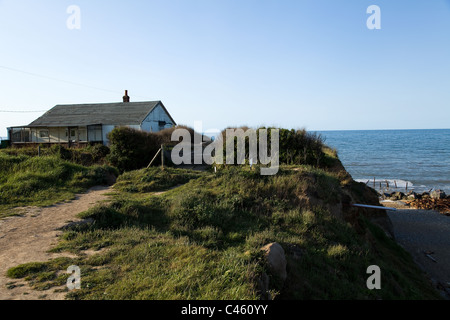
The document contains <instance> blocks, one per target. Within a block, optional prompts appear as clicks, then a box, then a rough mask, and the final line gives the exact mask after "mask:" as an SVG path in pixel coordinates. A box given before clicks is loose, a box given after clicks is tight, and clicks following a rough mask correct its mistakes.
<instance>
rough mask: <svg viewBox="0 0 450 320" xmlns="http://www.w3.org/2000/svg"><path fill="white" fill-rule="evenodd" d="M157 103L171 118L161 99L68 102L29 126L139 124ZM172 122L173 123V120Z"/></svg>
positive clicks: (51, 110)
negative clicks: (117, 101) (93, 102)
mask: <svg viewBox="0 0 450 320" xmlns="http://www.w3.org/2000/svg"><path fill="white" fill-rule="evenodd" d="M158 105H161V106H162V108H163V109H164V110H165V111H166V112H167V114H168V116H169V117H170V119H172V117H171V116H170V114H169V112H168V111H167V110H166V108H165V107H164V105H163V104H162V102H161V101H146V102H127V103H101V104H70V105H57V106H55V107H53V108H52V109H50V110H49V111H47V112H46V113H45V114H44V115H42V116H41V117H40V118H38V119H36V120H35V121H33V122H32V123H30V124H29V127H44V126H45V127H56V126H64V127H70V126H88V125H95V124H104V125H140V124H141V123H142V122H143V121H144V120H145V118H146V117H147V115H148V114H149V113H150V112H151V111H152V110H153V109H154V108H155V107H157V106H158ZM172 121H173V119H172ZM173 122H174V124H175V121H173Z"/></svg>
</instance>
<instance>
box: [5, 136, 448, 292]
mask: <svg viewBox="0 0 450 320" xmlns="http://www.w3.org/2000/svg"><path fill="white" fill-rule="evenodd" d="M116 130H119V131H117V132H116V134H115V137H116V140H117V141H118V142H117V143H118V145H121V146H122V147H121V148H118V147H117V146H116V147H114V146H113V147H112V148H111V155H110V156H109V159H112V160H111V161H112V162H114V161H115V162H114V163H116V162H117V165H118V166H119V170H120V172H123V173H122V174H121V175H120V176H119V178H118V179H117V182H116V184H115V185H114V190H115V191H114V195H113V196H112V199H111V201H110V202H109V203H106V204H105V203H103V204H102V205H98V206H96V207H94V208H92V209H90V210H88V211H87V212H84V213H82V214H81V216H80V217H81V218H83V219H86V222H87V223H85V224H81V225H80V224H76V225H73V226H72V227H71V228H70V229H67V230H66V232H65V233H64V234H63V235H62V236H61V239H60V241H59V244H58V245H57V246H56V247H55V248H54V249H52V251H54V252H71V253H73V254H76V256H77V258H59V259H55V260H51V261H48V262H34V263H29V264H24V265H20V266H17V267H14V268H11V269H9V270H8V276H9V277H11V278H17V279H18V278H25V279H27V280H28V281H29V282H30V283H31V285H32V286H33V287H34V288H35V289H36V290H47V289H49V288H51V287H55V286H62V288H65V287H64V284H65V281H66V280H67V278H68V275H67V274H66V273H65V270H66V269H67V267H68V266H70V265H77V266H79V267H80V268H81V277H82V289H81V290H76V291H71V292H68V294H67V298H68V299H127V300H128V299H165V300H171V299H201V300H223V299H237V300H243V299H261V298H266V297H269V296H270V297H271V298H274V299H350V300H353V299H361V300H364V299H439V298H440V296H439V294H438V293H437V292H436V291H435V290H434V289H433V287H432V285H431V283H430V282H429V281H428V279H427V278H425V276H424V275H423V273H422V272H421V271H420V270H419V269H418V268H417V266H416V265H415V263H414V262H413V260H412V258H411V256H410V255H409V254H408V253H407V252H406V251H405V250H403V249H402V248H401V247H400V246H398V245H397V244H396V243H395V241H394V240H393V239H392V229H391V224H390V220H389V219H388V217H387V215H386V213H385V211H383V210H374V209H361V208H355V207H352V206H350V204H351V203H360V204H370V205H379V201H378V195H377V193H376V192H375V191H374V190H372V189H371V188H368V187H367V186H366V185H364V184H362V183H357V182H355V181H354V180H353V179H352V177H351V176H350V175H349V174H348V173H347V172H346V171H345V169H344V167H343V166H342V164H341V162H340V161H339V159H338V157H337V154H336V152H335V151H333V150H331V149H329V148H328V147H326V146H325V145H324V144H323V141H322V140H321V138H320V137H318V136H315V135H312V134H309V133H307V132H306V131H304V130H303V131H294V130H281V131H280V163H282V165H281V167H280V170H279V172H278V174H277V175H274V176H262V175H260V170H259V169H260V168H259V166H258V165H254V166H253V167H252V168H250V166H248V165H247V166H245V165H242V166H217V169H218V170H217V172H215V171H214V170H212V169H210V170H207V171H193V170H185V169H177V168H173V167H172V168H170V167H169V168H167V167H166V168H165V169H164V170H162V169H161V168H160V167H152V168H148V169H140V170H132V171H127V170H130V169H127V168H128V167H130V166H131V165H130V164H133V163H135V161H137V159H139V158H141V157H142V154H143V153H145V150H147V149H149V148H151V147H152V146H153V145H158V144H157V143H156V142H158V143H159V142H160V141H161V139H162V138H161V137H160V136H157V137H153V136H151V134H149V136H148V137H146V139H144V140H145V141H147V142H148V146H141V147H140V148H142V150H141V151H142V152H134V151H135V150H134V149H133V150H126V149H124V148H126V145H127V143H126V141H128V140H129V139H134V140H136V139H137V140H139V139H138V138H139V137H140V136H141V135H142V133H136V132H134V131H132V130H128V129H127V130H124V129H116ZM120 130H124V131H123V132H121V131H120ZM164 137H165V136H164ZM165 139H167V137H166V138H165ZM134 140H133V141H134ZM144 140H139V141H144ZM113 141H114V139H113ZM155 141H156V142H155ZM133 148H134V147H133ZM54 149H55V150H53V151H52V150H49V151H48V152H49V154H48V155H47V156H44V157H35V156H33V154H32V153H33V152H34V151H32V150H29V151H28V154H23V152H22V151H17V152H16V151H14V150H7V151H5V150H2V151H3V152H2V153H0V174H1V175H0V195H1V198H0V212H1V209H2V208H3V209H5V208H11V207H13V206H17V205H36V204H38V205H39V204H41V205H42V204H47V203H54V202H56V201H60V200H62V199H65V198H66V199H67V198H70V197H71V195H73V193H74V192H76V191H79V190H82V189H83V188H86V187H88V186H91V185H93V184H95V183H102V182H104V178H105V172H110V173H113V172H115V174H117V171H116V170H115V169H114V168H111V167H108V166H106V165H93V166H87V165H82V164H83V163H81V164H80V161H81V160H82V159H83V157H82V156H81V155H82V154H83V152H81V153H80V152H79V151H74V150H72V151H70V150H69V151H70V152H69V151H68V150H65V149H60V148H59V149H58V148H56V147H55V148H54ZM91 151H92V150H91ZM99 151H101V152H99ZM94 153H95V154H96V155H98V154H99V153H101V155H100V156H95V157H91V158H92V159H94V158H101V159H104V157H105V155H106V154H107V152H104V150H94ZM147 153H148V152H147ZM147 156H148V157H150V158H151V157H152V156H153V154H148V155H147ZM97 160H98V159H97ZM113 160H114V161H113ZM119 160H120V161H119ZM141 160H142V159H141ZM147 160H148V159H145V161H143V163H145V164H146V163H148V161H147ZM81 162H82V161H81ZM125 164H126V165H125ZM275 242H276V243H278V244H280V245H281V247H282V248H283V249H284V252H285V259H286V262H287V265H286V272H287V278H286V279H285V280H283V278H282V277H280V276H279V274H277V273H276V272H274V271H273V269H271V268H270V267H269V266H268V263H267V262H266V259H265V256H264V253H263V251H262V250H261V248H263V247H264V246H265V245H267V244H270V243H275ZM87 250H89V251H87ZM92 251H94V252H95V254H93V255H92V254H87V252H92ZM371 265H377V266H379V267H380V270H381V289H380V290H369V289H368V288H367V285H366V281H367V279H368V277H369V276H370V275H369V274H367V268H368V267H369V266H371ZM267 279H268V281H267ZM62 290H67V289H66V288H65V289H62Z"/></svg>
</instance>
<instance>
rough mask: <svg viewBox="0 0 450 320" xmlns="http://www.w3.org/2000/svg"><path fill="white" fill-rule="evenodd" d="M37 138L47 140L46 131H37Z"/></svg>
mask: <svg viewBox="0 0 450 320" xmlns="http://www.w3.org/2000/svg"><path fill="white" fill-rule="evenodd" d="M39 137H41V138H48V130H41V131H39Z"/></svg>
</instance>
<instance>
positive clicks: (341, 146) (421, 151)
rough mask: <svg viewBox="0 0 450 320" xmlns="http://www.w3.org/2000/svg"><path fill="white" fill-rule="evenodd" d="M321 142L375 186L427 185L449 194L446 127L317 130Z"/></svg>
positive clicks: (423, 187)
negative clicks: (439, 128) (323, 141)
mask: <svg viewBox="0 0 450 320" xmlns="http://www.w3.org/2000/svg"><path fill="white" fill-rule="evenodd" d="M319 133H320V134H321V135H322V136H323V137H324V138H325V143H326V144H327V145H328V146H330V147H333V148H335V149H337V151H338V155H339V158H340V159H341V161H342V163H343V164H344V166H345V168H346V169H347V171H348V172H349V173H350V174H351V175H352V177H353V179H355V180H357V181H362V182H367V181H368V180H370V182H369V185H370V186H372V187H373V179H374V178H376V189H379V188H380V182H382V189H386V187H387V184H386V182H385V180H387V181H388V183H389V185H390V189H391V190H392V189H393V188H394V187H395V186H394V181H395V182H396V183H397V187H398V189H399V190H400V191H402V190H401V189H403V191H404V190H405V189H406V184H407V183H408V191H409V190H411V189H414V191H416V192H422V191H428V190H430V189H431V188H434V189H441V190H444V191H445V192H446V193H447V194H450V129H444V130H379V131H378V130H375V131H321V132H319Z"/></svg>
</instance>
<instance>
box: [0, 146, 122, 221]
mask: <svg viewBox="0 0 450 320" xmlns="http://www.w3.org/2000/svg"><path fill="white" fill-rule="evenodd" d="M107 173H112V174H118V173H117V171H116V170H115V169H113V168H112V167H108V166H105V165H103V166H99V165H95V166H92V167H84V166H81V165H78V164H74V163H72V162H69V161H66V160H63V159H61V158H60V157H58V156H56V155H54V156H42V157H31V156H27V155H17V156H14V155H7V154H5V153H0V218H2V217H6V216H9V215H14V214H15V211H14V210H12V208H14V207H20V206H46V205H52V204H55V203H57V202H61V201H66V200H71V199H72V198H73V197H74V195H75V194H76V193H79V192H82V191H84V190H86V189H87V188H89V187H92V186H95V185H100V184H105V182H106V181H105V177H106V174H107Z"/></svg>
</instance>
